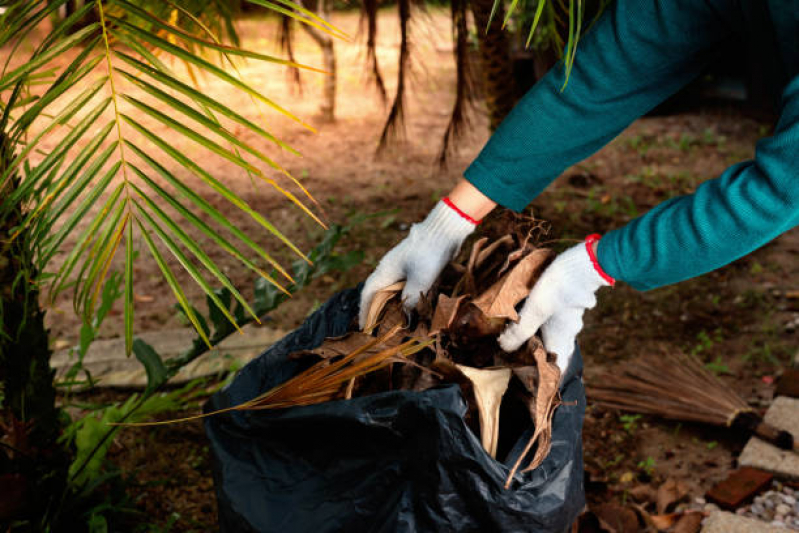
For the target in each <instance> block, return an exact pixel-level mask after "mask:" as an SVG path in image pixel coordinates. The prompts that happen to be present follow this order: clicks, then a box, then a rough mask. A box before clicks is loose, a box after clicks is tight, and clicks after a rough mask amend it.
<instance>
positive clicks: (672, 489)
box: [657, 478, 689, 514]
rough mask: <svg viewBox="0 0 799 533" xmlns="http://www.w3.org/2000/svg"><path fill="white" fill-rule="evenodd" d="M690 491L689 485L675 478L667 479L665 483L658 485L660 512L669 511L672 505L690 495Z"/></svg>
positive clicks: (658, 508)
mask: <svg viewBox="0 0 799 533" xmlns="http://www.w3.org/2000/svg"><path fill="white" fill-rule="evenodd" d="M688 491H689V488H688V486H687V485H686V484H685V483H683V482H682V481H677V480H675V479H673V478H669V479H667V480H666V482H665V483H663V484H662V485H661V486H660V487H658V495H657V510H658V514H663V513H665V512H667V511H668V510H669V508H670V507H671V506H672V505H674V504H676V503H677V502H679V501H680V500H682V499H683V498H685V497H686V496H687V495H688Z"/></svg>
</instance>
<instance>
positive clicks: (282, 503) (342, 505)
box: [205, 289, 585, 533]
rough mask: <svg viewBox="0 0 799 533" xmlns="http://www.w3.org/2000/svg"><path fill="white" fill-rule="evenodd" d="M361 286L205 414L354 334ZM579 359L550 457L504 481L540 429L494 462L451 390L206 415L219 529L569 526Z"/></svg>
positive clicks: (576, 499) (575, 500)
mask: <svg viewBox="0 0 799 533" xmlns="http://www.w3.org/2000/svg"><path fill="white" fill-rule="evenodd" d="M359 294H360V291H359V290H358V289H350V290H345V291H343V292H341V293H339V294H337V295H335V296H333V297H332V298H331V299H330V300H328V301H327V302H326V303H325V304H324V305H323V306H322V307H321V308H320V309H319V310H317V311H316V312H315V313H313V315H311V316H310V317H309V318H308V319H307V320H306V321H305V323H304V324H303V325H302V326H301V327H299V328H298V329H297V330H296V331H294V332H292V333H290V334H289V335H287V336H286V337H285V338H283V339H282V340H281V341H279V342H278V343H276V344H275V345H273V346H272V347H271V348H269V349H268V350H267V351H266V352H264V353H263V354H261V355H260V356H259V357H258V358H256V359H254V360H253V361H251V362H250V363H249V364H248V365H246V366H245V367H244V368H243V369H242V370H241V371H240V372H239V373H238V375H237V376H236V378H235V379H234V380H233V381H232V382H231V384H230V385H229V386H228V387H226V388H225V389H223V390H221V391H219V392H218V393H217V394H215V395H214V396H213V397H212V398H211V399H210V400H209V401H208V402H207V404H206V406H205V410H206V412H207V411H211V410H216V409H221V408H225V407H229V406H233V405H238V404H240V403H243V402H245V401H247V400H250V399H252V398H253V397H255V396H257V395H258V394H260V393H262V392H265V391H267V390H269V389H270V388H272V387H273V386H275V385H277V384H279V383H281V382H283V381H285V380H287V379H289V378H290V377H292V376H293V375H295V374H296V373H298V372H300V371H302V370H303V369H304V368H302V367H301V366H300V364H301V363H300V362H298V361H295V360H290V359H288V356H289V354H291V353H294V352H297V351H299V350H309V349H312V348H315V347H317V346H319V345H320V344H321V343H322V341H323V340H324V339H325V337H331V336H338V335H343V334H344V333H346V331H347V328H348V326H349V324H350V323H351V321H352V319H353V317H354V316H356V314H357V311H358V297H359ZM305 364H306V365H307V363H305ZM572 367H573V368H570V369H568V370H567V373H566V376H565V378H564V380H563V385H562V387H561V393H562V400H563V402H564V404H563V405H561V406H560V407H559V408H558V409H557V410H556V411H555V417H554V424H553V436H552V450H551V452H550V454H549V456H548V457H547V458H546V460H545V461H544V462H543V464H542V465H541V466H539V467H538V468H537V469H536V470H534V471H532V472H526V473H517V474H516V476H515V478H514V481H513V484H512V486H511V487H510V489H507V490H506V489H505V488H504V485H505V480H506V477H507V475H508V472H509V469H510V466H512V465H513V463H514V462H515V460H516V458H517V457H518V455H519V453H521V451H522V449H523V448H524V445H525V444H526V443H527V441H528V440H529V437H530V435H531V432H532V426H531V427H530V429H529V430H527V431H526V432H525V433H524V434H523V435H522V436H521V438H520V439H519V440H518V442H516V444H515V445H514V446H513V447H512V449H511V451H510V453H509V454H508V456H507V457H505V458H503V461H501V462H500V461H498V460H495V459H492V458H491V456H489V455H488V454H487V453H486V452H485V451H484V450H483V447H482V445H481V444H480V439H479V437H477V436H475V435H474V434H473V433H472V431H471V430H470V429H469V428H468V427H467V425H466V424H465V422H464V420H463V414H464V413H465V412H466V403H465V401H464V400H463V397H462V396H461V393H460V389H459V388H458V386H457V385H449V386H445V387H440V388H435V389H430V390H427V391H424V392H413V391H393V392H385V393H380V394H375V395H371V396H365V397H356V398H353V399H351V400H347V401H334V402H327V403H323V404H318V405H312V406H304V407H295V408H291V409H283V410H274V411H272V410H265V411H239V412H231V413H227V414H221V415H216V416H212V417H209V418H207V419H206V420H205V429H206V433H207V435H208V437H209V439H210V441H211V450H212V452H213V465H214V466H213V470H214V484H215V488H216V494H217V501H218V504H219V526H220V529H221V531H223V532H230V533H233V532H236V533H240V532H249V531H258V532H275V533H278V532H280V533H292V532H308V533H325V532H411V531H413V532H459V533H463V532H472V531H475V532H476V531H480V532H499V531H508V532H524V531H530V532H548V533H549V532H552V533H562V532H564V531H566V530H568V528H569V527H570V525H571V523H572V522H573V521H574V520H575V519H576V517H577V515H578V514H579V513H580V511H581V510H582V509H583V506H584V503H585V499H584V498H585V496H584V491H583V461H582V439H581V431H582V423H583V416H584V414H585V391H584V388H583V384H582V378H581V375H582V359H581V357H580V354H579V350H578V351H577V352H576V353H575V357H574V358H573V362H572ZM501 425H502V420H501V419H500V426H501ZM530 455H531V456H532V454H530ZM520 470H521V469H520Z"/></svg>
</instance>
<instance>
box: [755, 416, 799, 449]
mask: <svg viewBox="0 0 799 533" xmlns="http://www.w3.org/2000/svg"><path fill="white" fill-rule="evenodd" d="M755 435H757V436H758V437H760V438H761V439H763V440H764V441H766V442H769V443H771V444H773V445H774V446H776V447H777V448H781V449H783V450H793V451H794V452H796V453H799V439H795V438H794V437H793V435H791V434H790V433H788V432H787V431H785V430H783V429H778V428H775V427H774V426H772V425H771V424H768V423H766V422H760V423H759V424H758V425H757V426H756V427H755Z"/></svg>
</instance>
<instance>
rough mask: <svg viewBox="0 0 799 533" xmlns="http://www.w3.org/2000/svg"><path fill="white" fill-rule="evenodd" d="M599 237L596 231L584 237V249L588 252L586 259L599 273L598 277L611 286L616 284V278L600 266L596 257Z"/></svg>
mask: <svg viewBox="0 0 799 533" xmlns="http://www.w3.org/2000/svg"><path fill="white" fill-rule="evenodd" d="M600 239H602V236H601V235H600V234H598V233H593V234H591V235H589V236H588V237H586V238H585V250H586V252H587V253H588V259H589V260H590V261H591V265H592V266H593V268H594V270H595V271H596V273H597V274H599V277H601V278H602V279H603V280H604V281H605V282H606V283H608V285H610V286H611V287H613V286H614V285H615V284H616V280H615V279H614V278H613V277H612V276H611V275H610V274H608V273H607V272H605V270H604V269H603V268H602V265H600V264H599V259H598V257H597V250H598V248H599V241H600Z"/></svg>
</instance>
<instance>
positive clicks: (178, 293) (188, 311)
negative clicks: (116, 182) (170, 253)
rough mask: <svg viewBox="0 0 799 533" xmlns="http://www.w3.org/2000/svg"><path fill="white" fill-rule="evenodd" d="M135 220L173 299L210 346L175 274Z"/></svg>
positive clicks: (142, 227) (139, 223) (140, 224)
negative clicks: (173, 296)
mask: <svg viewBox="0 0 799 533" xmlns="http://www.w3.org/2000/svg"><path fill="white" fill-rule="evenodd" d="M136 222H137V223H138V225H139V230H140V231H141V234H142V236H143V237H144V240H145V242H146V243H147V247H148V248H149V249H150V255H152V257H153V259H155V262H156V263H157V264H158V268H159V269H160V270H161V273H162V274H163V275H164V279H165V280H166V282H167V284H169V287H170V288H171V289H172V293H173V294H174V295H175V299H176V300H177V301H178V303H179V304H180V306H181V307H182V308H183V312H184V314H185V315H186V317H187V318H188V319H189V322H191V323H192V325H194V329H195V330H196V331H197V333H199V334H200V337H201V338H202V340H203V342H205V344H206V345H208V347H209V348H210V347H211V341H210V339H209V338H208V335H207V334H206V333H205V331H203V328H202V326H201V325H200V322H199V320H197V315H196V314H195V313H194V310H193V309H192V307H191V304H190V303H189V300H188V298H186V294H185V293H184V292H183V289H181V288H180V284H179V283H178V281H177V279H176V278H175V275H174V274H173V272H172V270H171V269H170V268H169V265H167V264H166V261H164V257H163V256H162V255H161V252H159V251H158V248H157V247H156V246H155V243H154V242H153V239H152V237H150V234H149V233H148V232H147V229H146V228H145V227H144V226H143V225H142V223H141V222H140V221H139V220H138V219H137V220H136ZM135 344H136V342H135V341H134V349H135Z"/></svg>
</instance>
